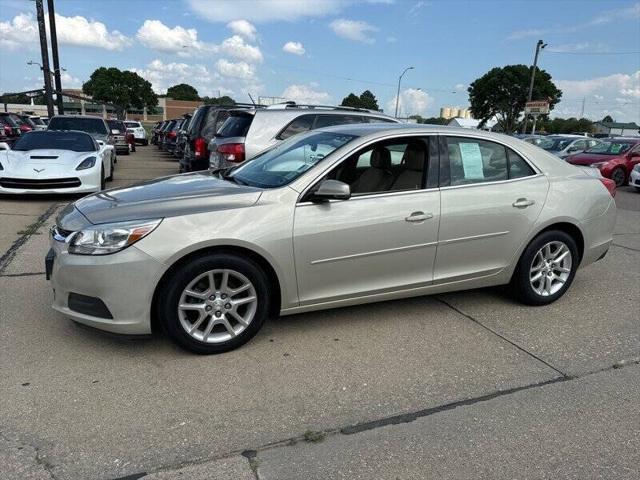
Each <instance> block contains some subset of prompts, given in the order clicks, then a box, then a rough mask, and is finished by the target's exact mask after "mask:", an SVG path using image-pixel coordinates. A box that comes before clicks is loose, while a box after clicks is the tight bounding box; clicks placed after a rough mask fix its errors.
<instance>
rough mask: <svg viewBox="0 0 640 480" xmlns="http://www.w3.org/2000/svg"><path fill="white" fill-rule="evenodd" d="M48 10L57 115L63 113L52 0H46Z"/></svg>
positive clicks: (54, 13)
mask: <svg viewBox="0 0 640 480" xmlns="http://www.w3.org/2000/svg"><path fill="white" fill-rule="evenodd" d="M47 9H48V10H49V32H50V33H51V58H52V60H53V75H54V77H55V80H56V103H57V105H58V115H63V114H64V105H63V104H62V80H61V79H60V62H59V60H58V34H57V33H56V12H55V10H54V7H53V0H47Z"/></svg>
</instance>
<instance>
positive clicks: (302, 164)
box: [225, 132, 356, 188]
mask: <svg viewBox="0 0 640 480" xmlns="http://www.w3.org/2000/svg"><path fill="white" fill-rule="evenodd" d="M354 138H356V137H355V136H353V135H344V134H340V133H329V132H315V133H312V132H309V133H306V134H302V135H300V136H296V137H293V138H290V139H289V140H285V141H284V142H282V143H279V144H278V145H276V146H275V147H273V148H272V149H270V150H267V151H266V152H264V153H261V154H260V155H258V156H256V157H254V158H253V159H252V160H251V161H250V162H246V163H244V164H242V165H241V166H239V167H237V168H235V169H234V170H232V171H231V172H230V173H228V174H227V175H226V176H225V178H228V179H230V180H232V181H235V182H237V183H240V184H245V185H251V186H255V187H261V188H277V187H281V186H283V185H287V184H288V183H291V182H292V181H294V180H295V179H296V178H298V177H299V176H300V175H302V174H303V173H305V172H306V171H308V170H309V169H311V168H313V167H314V166H315V165H316V164H318V163H319V162H320V161H321V160H323V159H324V158H325V157H326V156H328V155H329V154H331V153H333V152H334V151H335V150H337V149H338V148H340V147H342V146H343V145H345V144H346V143H348V142H350V141H351V140H353V139H354Z"/></svg>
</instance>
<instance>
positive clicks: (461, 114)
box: [440, 107, 473, 120]
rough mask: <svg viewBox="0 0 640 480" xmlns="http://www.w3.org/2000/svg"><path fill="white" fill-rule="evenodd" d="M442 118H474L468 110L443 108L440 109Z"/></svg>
mask: <svg viewBox="0 0 640 480" xmlns="http://www.w3.org/2000/svg"><path fill="white" fill-rule="evenodd" d="M440 117H441V118H446V119H447V120H448V119H450V118H473V116H472V115H471V111H470V110H469V109H468V108H459V107H442V108H440Z"/></svg>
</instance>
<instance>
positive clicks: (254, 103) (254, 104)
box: [247, 92, 256, 107]
mask: <svg viewBox="0 0 640 480" xmlns="http://www.w3.org/2000/svg"><path fill="white" fill-rule="evenodd" d="M247 95H249V98H250V99H251V103H253V106H254V107H255V106H256V102H254V101H253V97H252V96H251V94H250V93H249V92H247Z"/></svg>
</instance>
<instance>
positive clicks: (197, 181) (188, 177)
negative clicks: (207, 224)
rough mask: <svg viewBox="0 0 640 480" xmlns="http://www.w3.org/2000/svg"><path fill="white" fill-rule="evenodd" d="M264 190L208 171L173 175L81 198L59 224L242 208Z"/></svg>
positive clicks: (73, 225) (69, 227) (73, 226)
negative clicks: (239, 183) (225, 178)
mask: <svg viewBox="0 0 640 480" xmlns="http://www.w3.org/2000/svg"><path fill="white" fill-rule="evenodd" d="M261 193H262V190H261V189H259V188H255V187H249V186H244V185H238V184H235V183H233V182H229V181H226V180H222V179H220V178H218V177H217V176H213V175H212V174H211V173H209V172H195V173H187V174H183V175H173V176H170V177H162V178H157V179H155V180H150V181H147V182H142V183H138V184H135V185H131V186H129V187H124V188H114V189H111V190H105V191H102V192H99V193H96V194H93V195H89V196H87V197H84V198H81V199H80V200H78V201H77V202H75V203H73V204H70V205H69V206H67V207H66V208H65V209H64V210H63V211H62V212H61V213H60V215H59V216H58V219H57V224H58V226H59V227H60V228H62V229H64V230H71V231H75V230H78V229H79V228H83V227H84V226H86V225H88V223H89V222H90V223H93V224H98V223H111V222H124V221H128V220H140V219H146V218H164V217H174V216H178V215H190V214H193V213H202V212H210V211H215V210H227V209H232V208H243V207H249V206H251V205H254V204H255V203H256V202H257V201H258V199H259V198H260V195H261ZM78 214H80V215H78Z"/></svg>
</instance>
